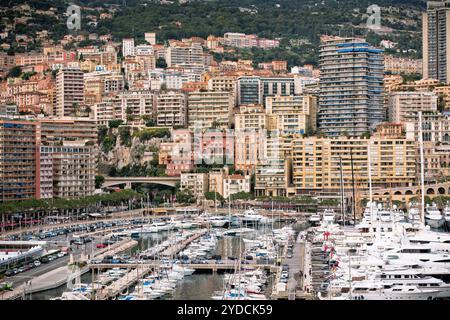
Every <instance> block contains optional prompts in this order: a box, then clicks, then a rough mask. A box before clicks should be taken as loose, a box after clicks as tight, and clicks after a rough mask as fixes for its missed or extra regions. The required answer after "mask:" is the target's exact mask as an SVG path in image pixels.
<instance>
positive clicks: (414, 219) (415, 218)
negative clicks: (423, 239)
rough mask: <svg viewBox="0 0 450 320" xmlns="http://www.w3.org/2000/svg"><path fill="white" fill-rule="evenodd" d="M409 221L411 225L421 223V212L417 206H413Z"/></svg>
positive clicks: (410, 210) (410, 209) (409, 213)
mask: <svg viewBox="0 0 450 320" xmlns="http://www.w3.org/2000/svg"><path fill="white" fill-rule="evenodd" d="M408 221H409V222H411V223H418V222H420V211H419V208H417V207H416V206H412V207H410V208H409V211H408Z"/></svg>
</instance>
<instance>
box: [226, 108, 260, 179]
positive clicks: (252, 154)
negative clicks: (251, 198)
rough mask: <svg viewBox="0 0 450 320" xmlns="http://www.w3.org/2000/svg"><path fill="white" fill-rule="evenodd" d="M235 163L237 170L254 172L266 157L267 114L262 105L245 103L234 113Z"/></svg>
mask: <svg viewBox="0 0 450 320" xmlns="http://www.w3.org/2000/svg"><path fill="white" fill-rule="evenodd" d="M234 122H235V149H234V165H235V168H236V169H237V170H242V171H244V172H249V173H254V172H255V169H256V165H257V164H258V163H259V162H260V161H261V160H262V159H263V158H264V154H265V151H264V140H265V137H266V129H267V115H266V113H265V112H264V109H263V107H262V106H260V105H244V106H241V107H240V108H239V111H238V112H237V113H236V114H235V115H234Z"/></svg>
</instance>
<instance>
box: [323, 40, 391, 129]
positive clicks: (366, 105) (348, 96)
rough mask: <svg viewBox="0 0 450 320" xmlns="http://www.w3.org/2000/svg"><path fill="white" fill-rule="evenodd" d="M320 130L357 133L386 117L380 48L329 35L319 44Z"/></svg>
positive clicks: (373, 126) (364, 42) (382, 62)
mask: <svg viewBox="0 0 450 320" xmlns="http://www.w3.org/2000/svg"><path fill="white" fill-rule="evenodd" d="M319 58H320V94H319V112H318V123H319V130H320V131H322V132H323V133H325V134H326V135H328V136H339V135H341V134H344V133H346V134H348V135H351V136H360V135H361V134H363V133H365V132H369V131H371V130H373V129H374V128H375V126H376V124H378V123H379V122H382V121H383V120H384V118H385V114H384V107H383V73H384V58H383V50H381V49H376V48H373V47H371V46H370V45H369V44H368V43H367V42H366V41H365V40H364V39H357V38H339V37H332V38H328V39H324V40H323V41H322V45H321V47H320V56H319Z"/></svg>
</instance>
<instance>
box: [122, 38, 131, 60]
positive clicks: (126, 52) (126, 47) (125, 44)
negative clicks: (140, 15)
mask: <svg viewBox="0 0 450 320" xmlns="http://www.w3.org/2000/svg"><path fill="white" fill-rule="evenodd" d="M122 55H123V56H124V57H128V56H134V39H133V38H125V39H122Z"/></svg>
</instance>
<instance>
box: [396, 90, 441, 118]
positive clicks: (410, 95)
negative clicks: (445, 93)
mask: <svg viewBox="0 0 450 320" xmlns="http://www.w3.org/2000/svg"><path fill="white" fill-rule="evenodd" d="M437 103H438V97H437V95H436V94H434V93H432V92H413V91H400V92H392V93H390V94H389V104H388V113H389V121H392V122H404V121H407V120H408V119H410V118H415V117H416V116H417V114H418V112H419V111H422V112H430V111H431V112H433V111H437Z"/></svg>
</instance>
